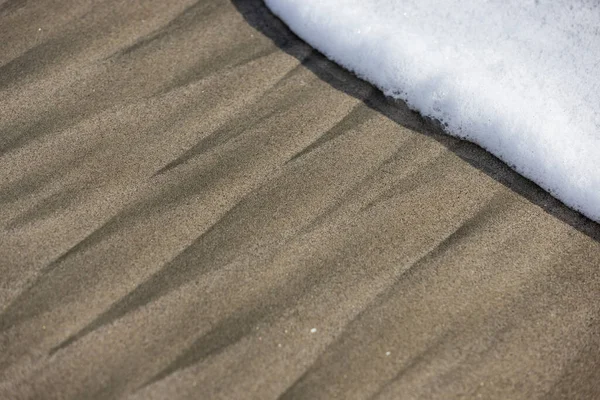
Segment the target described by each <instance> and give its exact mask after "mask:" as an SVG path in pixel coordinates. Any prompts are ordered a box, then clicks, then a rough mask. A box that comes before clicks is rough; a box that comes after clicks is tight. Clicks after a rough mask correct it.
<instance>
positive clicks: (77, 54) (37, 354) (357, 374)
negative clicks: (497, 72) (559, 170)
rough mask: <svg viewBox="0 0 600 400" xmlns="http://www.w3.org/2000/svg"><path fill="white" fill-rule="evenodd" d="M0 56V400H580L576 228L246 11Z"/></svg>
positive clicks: (19, 41) (555, 206) (584, 321)
mask: <svg viewBox="0 0 600 400" xmlns="http://www.w3.org/2000/svg"><path fill="white" fill-rule="evenodd" d="M0 37H2V38H3V40H1V41H0V398H3V399H4V398H6V399H42V398H43V399H113V398H131V399H187V398H190V399H199V398H202V399H204V398H206V399H209V398H210V399H213V398H215V399H218V398H223V399H248V398H257V399H268V398H277V397H281V398H290V399H292V398H294V399H295V398H306V399H315V398H340V399H351V398H357V399H367V398H383V399H417V398H423V399H432V398H436V399H452V398H483V399H496V398H497V399H507V398H510V399H531V398H548V399H558V398H577V399H596V398H599V397H600V368H599V367H600V301H599V299H600V297H599V296H600V269H599V268H600V226H599V225H598V224H595V223H593V222H591V221H589V220H587V219H585V218H584V217H582V216H581V215H579V214H577V213H575V212H573V211H571V210H569V209H567V208H566V207H564V206H562V205H561V204H560V203H559V202H558V201H556V200H554V199H553V198H552V197H551V196H549V195H548V194H546V193H544V192H543V191H542V190H541V189H540V188H539V187H537V186H536V185H534V184H532V183H531V182H529V181H527V180H525V179H523V178H522V177H520V176H519V175H517V174H515V173H514V172H512V171H511V170H510V169H509V168H508V167H506V166H505V165H503V164H502V163H500V162H499V161H498V160H497V159H495V158H494V157H492V156H491V155H489V154H488V153H486V152H485V151H483V150H481V149H479V148H478V147H476V146H474V145H471V144H469V143H465V142H461V141H458V140H455V139H452V138H449V137H447V136H445V135H443V134H441V133H440V130H439V129H438V127H437V126H436V124H435V123H432V122H430V121H424V120H423V119H421V118H420V117H419V116H418V115H417V114H415V113H413V112H411V111H410V110H408V109H407V108H406V106H404V105H403V104H400V103H396V102H392V101H390V100H388V99H386V98H385V97H383V95H382V94H381V93H379V92H378V91H376V90H374V89H373V88H372V87H371V86H370V85H368V84H367V83H365V82H363V81H361V80H359V79H357V78H356V77H354V76H353V75H351V74H349V73H347V72H345V71H343V70H341V69H340V68H338V67H337V66H335V65H334V64H332V63H330V62H329V61H327V60H326V59H325V58H324V57H323V56H322V55H320V54H319V53H317V52H315V51H314V50H312V49H311V48H310V47H308V46H307V45H306V44H304V43H303V42H301V41H300V40H299V39H297V38H296V37H295V36H294V35H293V34H291V33H290V32H289V31H288V30H287V29H286V28H285V26H283V24H281V22H280V21H279V20H277V19H276V18H275V17H273V16H272V15H271V14H270V13H269V12H268V10H267V9H266V8H265V7H264V5H263V4H262V2H260V1H256V0H247V1H244V0H236V1H233V2H231V1H228V0H204V1H202V0H201V1H196V2H194V1H189V0H188V1H185V0H176V1H171V2H163V1H156V0H148V1H131V2H120V1H116V0H107V1H102V2H98V1H92V0H71V1H57V0H48V1H45V2H34V1H27V0H4V1H2V0H0Z"/></svg>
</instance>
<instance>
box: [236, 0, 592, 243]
mask: <svg viewBox="0 0 600 400" xmlns="http://www.w3.org/2000/svg"><path fill="white" fill-rule="evenodd" d="M231 2H232V4H233V5H234V7H235V8H236V9H237V10H238V12H239V13H240V14H241V15H242V17H243V18H244V19H245V20H246V22H247V23H248V24H249V25H250V26H252V27H253V28H254V29H256V30H257V31H258V32H260V33H262V34H263V35H265V36H266V37H268V38H269V39H270V40H271V41H272V42H273V43H274V44H275V45H276V46H277V47H279V48H280V49H281V50H283V51H284V52H286V53H287V54H289V55H291V56H293V57H295V58H296V59H298V60H299V61H300V62H302V64H303V65H304V67H306V68H307V69H308V70H310V71H311V72H312V73H313V74H315V75H316V76H317V77H319V78H320V79H321V80H322V81H324V82H326V83H327V84H329V85H330V86H332V87H333V88H335V89H337V90H339V91H341V92H344V93H346V94H348V95H350V96H352V97H354V98H356V99H359V100H361V101H362V102H363V103H364V104H365V105H366V106H368V107H369V108H371V109H373V110H375V111H377V112H379V113H380V114H382V115H384V116H386V117H387V118H389V119H390V120H392V121H394V122H396V123H397V124H399V125H401V126H403V127H406V128H408V129H410V130H412V131H414V132H417V133H419V134H422V135H425V136H428V137H431V138H432V139H435V140H436V141H437V142H439V143H440V144H442V145H443V146H444V147H446V148H447V149H448V150H449V151H451V152H453V153H454V154H456V155H457V156H458V157H460V158H461V159H462V160H463V161H466V162H467V163H469V164H470V165H471V166H473V167H475V168H477V169H478V170H480V171H481V172H483V173H485V174H486V175H487V176H489V177H491V178H492V179H494V180H496V181H497V182H499V183H501V184H502V185H504V186H506V187H507V188H509V189H510V190H512V191H513V192H515V193H517V194H519V195H520V196H522V197H523V198H525V199H527V200H528V201H529V202H531V203H533V204H535V205H537V206H538V207H540V208H541V209H543V210H544V211H545V212H546V213H548V214H550V215H552V216H553V217H555V218H557V219H558V220H560V221H562V222H564V223H566V224H569V225H570V226H572V227H573V228H575V229H577V230H578V231H579V232H581V233H583V234H585V235H587V236H588V237H590V238H592V239H593V240H595V241H597V242H600V224H598V223H596V222H594V221H592V220H590V219H589V218H587V217H586V216H584V215H583V214H581V213H579V212H577V211H575V210H572V209H570V208H568V207H567V206H566V205H564V204H563V203H562V202H560V201H559V200H558V199H556V198H554V197H552V196H551V195H550V194H549V193H548V192H546V191H545V190H544V189H542V188H541V187H539V186H538V185H537V184H535V183H534V182H533V181H531V180H529V179H527V178H525V177H524V176H522V175H519V174H518V173H517V172H515V171H513V170H512V169H510V167H509V166H508V165H506V164H505V163H504V162H502V161H501V160H500V159H498V158H497V157H496V156H494V155H492V154H491V153H489V152H487V151H486V150H484V149H482V148H481V147H479V146H477V145H476V144H473V143H471V142H467V141H464V140H460V139H457V138H454V137H451V136H449V135H447V134H445V133H444V130H443V126H442V125H441V124H440V123H438V122H437V121H434V120H431V119H428V118H424V117H422V116H420V115H419V114H418V113H416V112H414V111H411V110H410V109H409V108H408V106H407V104H406V103H405V102H403V101H399V100H395V99H392V98H388V97H386V96H385V95H384V94H383V93H382V92H381V91H380V90H378V89H375V90H374V93H373V94H372V95H370V96H365V93H368V92H369V91H370V90H373V87H372V85H371V84H369V83H367V82H365V81H363V80H361V79H360V78H358V77H357V76H356V75H354V74H353V73H351V72H349V71H346V70H344V69H343V68H341V67H339V66H338V65H337V64H335V63H334V62H332V61H330V60H328V59H327V58H326V57H325V56H324V55H323V54H321V53H319V52H318V51H316V50H314V54H313V57H312V60H311V62H310V63H307V62H303V60H304V59H305V57H306V54H307V52H309V51H311V48H310V46H309V45H308V44H306V43H305V42H304V41H302V40H301V39H300V38H299V37H298V36H296V35H295V34H294V33H293V32H292V31H291V30H290V29H289V28H288V27H287V26H286V25H285V24H284V23H283V22H282V21H281V20H280V19H279V18H278V17H276V16H275V15H274V14H273V13H272V12H271V11H270V10H269V9H268V8H267V6H266V5H265V4H264V2H263V0H231Z"/></svg>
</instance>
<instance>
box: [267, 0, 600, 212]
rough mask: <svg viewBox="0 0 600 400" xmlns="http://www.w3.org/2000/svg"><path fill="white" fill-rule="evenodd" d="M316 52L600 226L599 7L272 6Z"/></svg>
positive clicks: (288, 1) (498, 1)
mask: <svg viewBox="0 0 600 400" xmlns="http://www.w3.org/2000/svg"><path fill="white" fill-rule="evenodd" d="M266 3H267V5H268V6H269V8H271V10H272V11H273V12H274V13H275V14H276V15H278V16H279V17H280V18H281V19H282V20H283V21H284V22H286V23H287V24H288V25H289V27H290V28H291V29H292V30H293V31H294V32H295V33H296V34H298V35H299V36H300V37H301V38H303V39H304V40H306V41H307V42H308V43H310V44H311V45H312V46H314V47H315V48H317V49H318V50H319V51H321V52H322V53H324V54H325V55H326V56H327V57H329V58H330V59H332V60H334V61H336V62H337V63H339V64H340V65H342V66H344V67H346V68H348V69H349V70H352V71H354V72H355V73H356V74H357V75H359V76H360V77H362V78H364V79H366V80H368V81H370V82H371V83H373V84H374V85H376V86H377V87H379V88H380V89H382V90H383V91H384V93H386V94H387V95H390V96H393V97H396V98H401V99H402V100H405V101H406V102H407V103H408V105H409V106H410V107H412V108H414V109H416V110H418V111H419V112H420V113H421V114H423V115H425V116H428V117H432V118H435V119H438V120H440V121H442V122H443V123H444V125H446V127H447V131H448V132H449V133H451V134H453V135H455V136H458V137H461V138H464V139H467V140H470V141H472V142H475V143H477V144H479V145H480V146H482V147H483V148H485V149H487V150H488V151H490V152H491V153H493V154H495V155H496V156H498V157H499V158H501V159H502V160H504V161H505V162H506V163H507V164H509V165H511V166H512V167H513V168H514V169H515V170H516V171H518V172H519V173H521V174H523V175H524V176H526V177H528V178H530V179H531V180H533V181H534V182H536V183H537V184H539V185H540V186H541V187H543V188H544V189H546V190H547V191H549V192H550V193H552V194H553V195H554V196H555V197H557V198H558V199H560V200H562V201H563V202H564V203H565V204H567V205H568V206H570V207H572V208H574V209H576V210H579V211H581V212H582V213H583V214H585V215H587V216H588V217H590V218H591V219H594V220H596V221H600V3H599V2H597V1H596V0H591V1H590V0H588V1H586V0H548V1H543V0H536V1H533V0H529V1H526V0H477V1H461V0H266Z"/></svg>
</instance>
